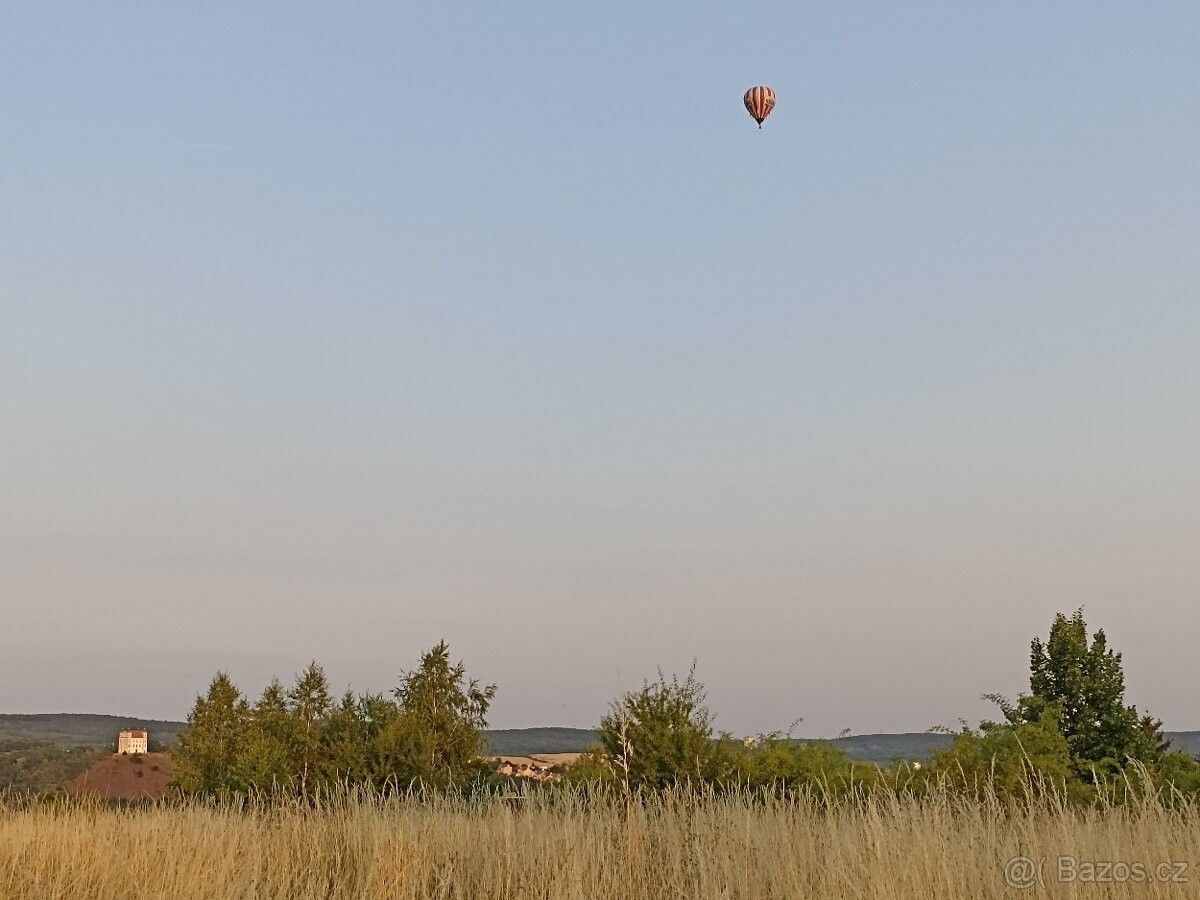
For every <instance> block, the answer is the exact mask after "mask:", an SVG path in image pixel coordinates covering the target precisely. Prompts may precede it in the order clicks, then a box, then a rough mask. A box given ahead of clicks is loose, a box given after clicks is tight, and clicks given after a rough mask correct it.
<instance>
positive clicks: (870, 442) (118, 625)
mask: <svg viewBox="0 0 1200 900" xmlns="http://www.w3.org/2000/svg"><path fill="white" fill-rule="evenodd" d="M1197 46H1200V5H1197V4H1195V3H1192V2H1187V3H1163V2H1158V3H1153V4H1150V3H1101V4H1098V3H1094V2H1087V3H1055V4H1043V3H1032V2H1031V3H1020V4H994V3H987V4H984V3H978V4H966V3H961V2H947V3H938V4H928V3H927V4H910V3H890V4H829V3H820V4H816V3H810V4H803V5H800V4H796V3H782V2H780V3H760V4H758V5H756V6H755V7H754V8H753V10H751V9H750V8H749V7H747V6H746V5H745V4H740V3H729V4H723V5H716V4H711V3H697V2H691V3H682V2H677V3H654V2H646V0H638V2H610V3H597V4H588V5H581V4H564V3H561V2H537V3H515V4H499V3H462V4H425V5H423V6H421V7H418V6H416V5H414V4H357V5H353V4H331V3H319V4H318V3H298V2H294V0H293V2H288V3H277V4H265V3H264V4H245V3H241V2H239V3H227V4H221V3H192V4H174V3H172V4H165V3H149V2H146V3H104V4H96V3H75V4H63V3H39V4H7V5H6V6H5V8H4V10H3V11H2V12H0V711H7V712H35V711H46V712H48V711H93V712H110V713H121V714H130V715H133V714H138V715H144V716H156V717H182V716H184V715H185V714H186V713H187V711H188V709H189V708H190V706H191V703H192V700H193V698H194V696H195V694H196V693H197V692H198V691H200V690H202V689H203V688H204V687H205V685H206V684H207V681H208V679H209V677H210V676H211V675H212V673H213V672H214V671H216V670H217V669H226V670H228V671H229V672H230V673H231V674H232V675H233V676H234V678H235V680H236V681H237V682H238V683H239V684H240V685H241V686H242V687H243V688H244V689H246V690H247V691H248V692H251V693H257V692H258V691H259V690H260V689H261V687H262V686H263V684H264V682H265V681H266V679H267V678H268V677H269V676H270V675H271V674H279V675H280V676H282V677H284V678H287V679H290V678H291V676H292V675H293V674H294V673H295V672H296V671H297V670H298V669H300V668H301V667H302V666H303V665H305V664H306V663H307V662H308V661H309V660H310V659H313V658H316V659H318V660H319V661H321V662H323V663H324V664H325V666H326V669H327V671H328V673H329V675H330V678H331V680H332V682H333V684H334V686H335V687H336V688H337V689H339V690H340V689H342V688H344V687H345V686H347V685H350V686H352V687H354V688H355V689H360V690H366V689H372V690H383V689H386V688H388V687H390V686H391V685H393V684H394V683H395V681H396V676H397V674H398V673H399V672H400V670H402V669H405V668H409V667H411V666H412V665H413V663H414V662H415V661H416V658H417V655H418V653H419V652H420V651H421V650H422V649H423V648H425V647H428V646H429V645H431V644H432V643H434V642H436V641H437V640H438V639H439V638H442V637H445V638H446V639H448V640H449V641H450V643H451V646H452V649H453V651H454V652H455V654H456V655H459V656H461V657H463V658H464V659H465V660H466V662H467V663H468V666H469V668H470V670H471V671H472V672H473V673H474V674H477V675H479V676H481V677H483V678H485V679H488V680H494V681H496V682H498V683H499V685H500V693H499V695H498V698H497V701H496V704H495V707H494V715H493V716H492V722H493V724H494V725H497V726H500V727H508V726H518V725H533V724H564V725H589V724H592V723H594V722H595V721H596V720H597V719H598V718H599V716H600V715H601V713H602V712H603V710H604V707H605V704H606V702H607V700H608V699H609V698H610V697H611V696H612V695H613V694H614V693H615V692H617V691H618V690H620V689H621V688H623V687H633V686H636V685H637V684H639V683H640V681H641V679H642V678H643V677H645V676H647V675H652V674H653V673H654V671H655V668H656V666H660V665H661V666H662V667H664V668H665V669H666V670H667V671H671V670H677V671H683V670H685V669H686V668H687V666H688V665H689V664H690V662H691V660H692V659H693V657H695V658H696V659H697V660H698V672H699V675H700V677H701V678H702V679H703V680H704V681H705V682H706V683H707V684H708V685H709V695H710V700H711V701H712V705H713V706H714V708H715V709H716V710H717V711H718V713H719V718H718V725H721V726H724V727H727V728H730V729H732V730H734V731H737V732H747V731H752V730H758V729H770V728H776V727H786V726H787V724H788V723H789V722H791V721H792V720H793V719H795V718H796V717H798V716H803V717H805V720H806V721H805V722H804V724H803V725H802V726H801V728H800V729H799V733H801V734H810V735H827V734H832V733H835V732H837V731H838V730H840V729H841V728H843V727H849V728H852V729H854V730H855V731H884V730H887V731H898V730H920V729H923V728H926V727H928V726H929V725H932V724H935V723H949V724H953V723H954V721H955V719H956V718H957V717H958V716H965V717H967V718H968V719H972V720H973V719H976V718H978V717H979V716H980V715H981V714H984V713H986V712H987V711H988V710H987V707H986V704H983V703H981V702H980V700H979V699H978V695H979V694H980V693H982V692H984V691H1001V692H1006V693H1009V694H1015V693H1016V692H1017V691H1019V690H1020V689H1021V688H1022V687H1024V686H1026V685H1027V680H1026V678H1027V656H1028V641H1029V640H1030V638H1031V637H1033V636H1034V635H1036V634H1044V633H1045V632H1046V630H1047V628H1048V626H1049V623H1050V620H1051V619H1052V617H1053V615H1054V613H1055V612H1056V611H1059V610H1063V611H1069V610H1071V609H1073V608H1075V607H1077V606H1079V605H1080V604H1086V615H1087V618H1088V620H1089V622H1090V623H1091V624H1093V625H1099V626H1103V627H1104V628H1105V629H1106V630H1107V632H1108V634H1109V637H1110V640H1111V641H1112V642H1113V643H1114V644H1115V645H1116V646H1117V647H1118V648H1120V649H1122V650H1123V651H1124V652H1125V660H1126V668H1127V673H1128V683H1129V696H1130V699H1131V700H1133V701H1134V702H1137V703H1138V704H1140V705H1143V706H1148V707H1149V708H1150V709H1151V710H1152V711H1153V712H1155V713H1156V714H1158V715H1159V716H1161V717H1162V718H1163V719H1165V720H1166V723H1167V726H1168V727H1169V728H1196V727H1200V701H1198V700H1197V693H1196V684H1195V678H1194V673H1191V674H1189V673H1190V671H1191V669H1192V661H1193V659H1194V657H1195V645H1196V639H1197V631H1198V629H1197V625H1198V623H1200V612H1198V611H1197V606H1196V604H1197V601H1198V600H1200V355H1198V350H1200V302H1198V301H1200V290H1198V286H1200V249H1198V248H1200V178H1198V176H1197V171H1198V167H1197V161H1198V160H1200V61H1198V57H1197V55H1196V48H1197ZM757 83H766V84H769V85H771V86H772V87H774V88H775V90H776V92H777V93H778V95H779V105H778V107H777V108H776V111H775V114H774V115H773V116H772V117H771V118H770V119H769V120H768V121H767V124H766V126H765V127H764V129H763V130H762V131H759V130H758V129H757V128H756V127H755V126H754V123H753V121H752V120H751V119H750V118H749V117H748V116H747V115H746V113H745V111H744V109H743V108H742V100H741V98H742V93H743V91H744V90H745V89H746V88H747V87H749V86H751V85H753V84H757Z"/></svg>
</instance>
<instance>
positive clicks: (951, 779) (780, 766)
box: [0, 612, 1200, 900]
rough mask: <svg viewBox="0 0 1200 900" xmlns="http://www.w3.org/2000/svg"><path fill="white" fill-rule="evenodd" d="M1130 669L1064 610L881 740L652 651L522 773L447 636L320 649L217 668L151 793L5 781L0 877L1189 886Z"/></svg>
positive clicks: (1172, 796)
mask: <svg viewBox="0 0 1200 900" xmlns="http://www.w3.org/2000/svg"><path fill="white" fill-rule="evenodd" d="M1124 691H1125V687H1124V675H1123V671H1122V665H1121V657H1120V654H1119V653H1116V652H1115V651H1113V650H1112V649H1110V648H1109V647H1108V644H1107V641H1106V638H1105V636H1104V634H1103V632H1096V633H1095V634H1091V633H1090V632H1089V630H1088V627H1087V625H1086V623H1085V622H1084V620H1083V617H1082V614H1081V613H1078V612H1077V613H1075V614H1074V615H1072V616H1064V615H1060V616H1058V617H1056V619H1055V621H1054V623H1053V624H1052V626H1051V629H1050V634H1049V637H1048V639H1047V640H1045V641H1043V640H1041V639H1035V640H1034V641H1033V642H1032V645H1031V652H1030V690H1029V692H1028V693H1026V694H1023V695H1022V696H1020V697H1018V698H1017V699H1015V700H1013V701H1009V700H1007V699H1005V698H1003V697H995V698H993V699H994V700H995V701H996V704H997V708H998V710H999V712H1000V716H999V717H998V719H997V721H993V722H983V723H981V724H980V725H979V726H978V727H976V728H972V727H968V726H967V725H965V724H964V725H963V726H962V728H961V729H960V730H959V731H957V732H953V733H947V734H946V735H945V739H946V741H947V743H946V744H945V745H944V746H943V747H942V748H940V749H937V750H935V751H934V753H933V754H932V757H931V759H930V760H929V761H928V762H927V763H926V764H924V765H921V764H917V763H911V762H906V761H897V762H895V763H892V764H890V765H886V766H880V765H874V764H865V763H862V762H856V761H854V760H852V759H851V758H850V757H849V756H847V755H846V754H845V752H843V751H842V750H840V749H838V748H837V747H834V746H832V745H830V744H829V743H824V742H816V743H805V742H796V741H793V740H790V739H789V737H788V735H787V734H786V733H774V734H763V735H758V736H755V737H752V738H748V739H741V738H735V737H734V736H732V735H728V734H723V733H720V732H717V731H715V729H714V719H715V717H714V715H713V713H712V712H711V711H710V710H709V709H708V707H707V705H706V702H705V692H704V686H703V685H702V684H701V683H700V682H699V681H698V679H697V678H696V675H695V672H694V671H692V672H690V673H688V674H687V675H686V676H684V677H682V678H680V677H677V676H670V677H668V676H666V675H664V674H662V673H660V674H659V676H658V677H657V679H655V680H652V681H647V682H646V683H644V684H643V685H642V687H641V688H640V689H639V690H635V691H631V692H628V693H626V694H623V695H622V696H620V697H618V698H616V699H615V700H614V701H613V702H612V704H611V707H610V709H609V712H608V714H607V715H605V716H604V718H603V719H602V720H601V722H600V723H599V725H598V728H597V742H598V743H597V746H596V747H595V748H594V749H592V750H591V751H589V752H588V753H586V754H585V755H584V756H583V757H582V758H581V759H580V760H579V761H578V762H577V763H576V764H575V765H573V766H572V767H571V768H570V769H569V770H568V773H567V775H566V777H565V778H564V779H563V780H561V781H559V782H555V783H549V784H528V783H519V782H517V781H511V780H508V779H506V778H504V777H501V776H499V775H498V774H497V773H496V772H495V771H494V770H493V769H492V767H491V766H489V765H488V763H487V762H486V760H484V759H482V758H481V756H480V754H481V752H482V750H483V747H484V744H483V737H482V735H483V728H484V726H485V724H486V714H487V711H488V708H489V705H490V703H491V700H492V697H493V695H494V693H495V687H494V686H492V685H485V684H481V683H479V682H478V681H475V680H471V679H468V678H467V675H466V670H465V667H464V666H463V665H462V664H461V663H453V662H452V661H451V657H450V654H449V649H448V647H447V646H446V645H445V644H444V643H441V644H438V645H437V646H436V647H434V648H432V649H431V650H430V651H428V652H427V653H426V654H425V655H424V656H423V657H422V658H421V660H420V663H419V665H418V666H417V668H415V669H414V670H412V671H411V672H408V673H405V674H404V675H403V677H402V678H401V681H400V683H399V685H398V686H397V687H396V689H395V690H394V691H393V692H392V693H391V695H390V696H383V695H360V696H354V695H350V694H347V695H345V696H344V697H342V698H341V699H340V701H335V700H334V699H333V698H332V697H331V696H330V695H329V691H328V686H327V683H326V681H325V677H324V673H323V671H321V669H320V667H319V666H317V665H316V664H315V663H314V664H313V665H311V666H309V667H308V668H307V669H306V670H305V671H304V672H302V673H301V675H300V676H299V677H298V678H297V679H296V682H295V684H294V685H293V686H292V687H290V688H285V687H284V686H283V685H282V684H280V683H278V682H273V683H272V684H271V685H269V686H268V687H267V689H266V691H264V693H263V695H262V696H261V697H260V698H259V699H258V700H257V701H256V702H253V703H251V702H250V701H249V700H247V699H246V698H245V697H244V696H243V695H242V694H241V692H240V691H239V690H238V689H237V688H236V687H235V686H234V685H233V683H232V682H231V681H230V680H229V678H228V677H227V676H226V675H224V674H222V673H218V674H217V676H216V677H214V679H213V681H212V683H211V685H210V686H209V689H208V691H207V692H206V693H205V694H204V695H201V696H200V697H198V698H197V702H196V706H195V708H194V709H193V711H192V714H191V716H189V728H188V730H187V731H186V732H185V733H184V734H183V735H182V736H181V738H180V740H179V742H178V745H177V746H176V748H175V749H174V750H173V754H172V755H173V759H174V761H175V777H176V784H175V786H174V788H173V789H172V792H171V793H170V795H169V796H167V797H165V798H162V799H160V800H157V801H154V802H149V803H141V804H104V803H101V802H98V801H96V800H95V799H88V798H82V799H81V798H64V797H61V796H54V795H49V796H41V797H39V796H36V795H30V794H16V793H10V794H8V795H7V796H5V797H4V798H3V799H0V896H4V897H38V898H47V897H49V898H59V897H62V898H67V897H98V898H99V897H103V898H126V897H127V898H141V897H173V898H174V897H183V898H188V897H231V898H237V897H247V898H249V897H279V898H284V897H286V898H308V897H314V898H315V897H321V898H342V897H346V898H350V897H381V898H382V897H389V898H390V897H406V898H426V897H430V898H432V897H439V898H487V897H496V898H500V897H505V898H507V897H530V898H534V897H536V898H558V897H578V898H589V900H593V898H598V900H603V898H641V897H645V898H659V897H678V898H710V897H711V898H741V897H746V898H751V897H754V898H760V897H781V898H782V897H788V898H791V897H822V898H841V897H846V898H849V897H855V898H868V897H870V898H910V897H911V898H916V897H922V898H924V897H935V898H937V897H944V898H955V900H958V898H964V897H972V898H989V897H1011V896H1013V893H1012V892H1013V890H1014V889H1019V890H1021V891H1022V892H1023V895H1025V896H1035V897H1052V896H1063V895H1064V894H1080V893H1081V892H1086V894H1087V896H1102V897H1126V896H1130V897H1132V896H1137V897H1154V896H1158V897H1179V896H1189V895H1192V896H1194V895H1195V887H1194V885H1195V884H1196V883H1197V879H1200V873H1197V872H1195V871H1194V870H1193V867H1194V866H1196V865H1198V864H1200V763H1198V762H1197V761H1196V760H1195V759H1193V758H1192V757H1191V756H1189V755H1188V754H1186V753H1182V752H1178V751H1174V750H1173V749H1172V748H1171V747H1170V745H1169V742H1168V741H1167V739H1166V738H1165V736H1164V735H1163V733H1162V730H1161V726H1160V723H1159V722H1158V721H1157V720H1156V719H1154V718H1153V717H1152V716H1149V715H1146V714H1144V713H1142V712H1140V711H1139V710H1137V709H1136V708H1135V707H1133V706H1132V705H1128V704H1126V703H1125V698H1124ZM1014 860H1015V861H1016V863H1017V865H1016V867H1015V869H1014V868H1013V863H1012V861H1014ZM1064 860H1065V861H1066V862H1065V868H1064ZM1189 891H1191V892H1192V893H1191V894H1189V893H1188V892H1189Z"/></svg>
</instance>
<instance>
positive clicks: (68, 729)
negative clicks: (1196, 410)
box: [0, 713, 1200, 763]
mask: <svg viewBox="0 0 1200 900" xmlns="http://www.w3.org/2000/svg"><path fill="white" fill-rule="evenodd" d="M122 728H144V729H145V730H146V731H148V732H150V737H151V738H152V739H154V740H155V741H158V742H161V744H162V745H163V746H169V745H170V744H172V743H174V741H175V738H176V737H177V736H178V735H179V733H180V732H181V731H183V730H184V729H185V728H187V724H186V723H184V722H171V721H163V720H158V719H126V718H122V717H120V716H98V715H90V714H83V713H58V714H49V715H47V714H43V715H0V739H8V740H12V741H23V742H31V743H42V744H58V745H61V746H67V747H101V748H103V747H111V746H112V745H113V744H114V743H115V741H116V738H117V732H118V731H120V730H121V729H122ZM484 737H485V739H486V740H487V752H488V753H489V754H491V755H493V756H530V755H531V754H537V753H575V752H578V751H580V750H586V749H587V748H588V747H594V746H595V745H596V744H597V743H598V740H599V737H598V735H597V734H596V732H595V731H593V730H591V729H588V728H499V729H494V730H492V731H485V732H484ZM1167 737H1169V738H1170V739H1171V748H1172V749H1173V750H1183V751H1185V752H1187V753H1190V754H1191V755H1192V756H1196V755H1200V731H1168V732H1167ZM952 740H953V738H952V737H951V736H950V735H946V734H937V733H929V732H915V733H910V734H856V735H852V736H850V737H842V738H833V739H831V740H829V742H828V743H830V744H832V745H833V746H835V747H839V748H841V749H842V750H845V751H846V752H847V753H848V754H850V756H852V757H853V758H854V759H861V760H863V761H864V762H877V763H887V762H891V761H892V760H893V759H911V760H924V759H928V758H929V754H930V753H931V752H932V751H933V750H934V749H935V748H937V747H945V746H947V745H949V743H950V742H951V741H952Z"/></svg>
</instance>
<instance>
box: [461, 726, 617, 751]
mask: <svg viewBox="0 0 1200 900" xmlns="http://www.w3.org/2000/svg"><path fill="white" fill-rule="evenodd" d="M483 735H484V737H485V738H486V739H487V751H488V753H489V754H491V755H492V756H529V755H530V754H532V753H578V752H579V751H581V750H586V749H587V748H588V747H594V746H596V745H597V744H599V743H600V735H599V734H597V733H596V732H595V731H593V730H592V729H590V728H498V729H495V730H493V731H485V732H484V733H483Z"/></svg>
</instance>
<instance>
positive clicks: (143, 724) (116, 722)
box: [0, 713, 187, 750]
mask: <svg viewBox="0 0 1200 900" xmlns="http://www.w3.org/2000/svg"><path fill="white" fill-rule="evenodd" d="M186 727H187V724H186V723H184V722H167V721H163V720H160V719H133V718H124V717H123V716H97V715H92V714H90V713H42V714H38V715H0V738H7V739H9V740H12V741H28V742H31V743H39V744H60V745H62V746H66V747H98V748H104V747H108V748H111V749H113V750H116V743H117V732H118V731H121V730H122V729H125V728H140V729H143V730H145V731H148V732H149V733H150V738H151V740H153V741H156V742H158V743H160V744H161V745H162V746H164V747H165V746H169V745H170V744H172V743H174V742H175V738H176V737H177V736H178V735H179V732H181V731H183V730H184V729H185V728H186Z"/></svg>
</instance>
